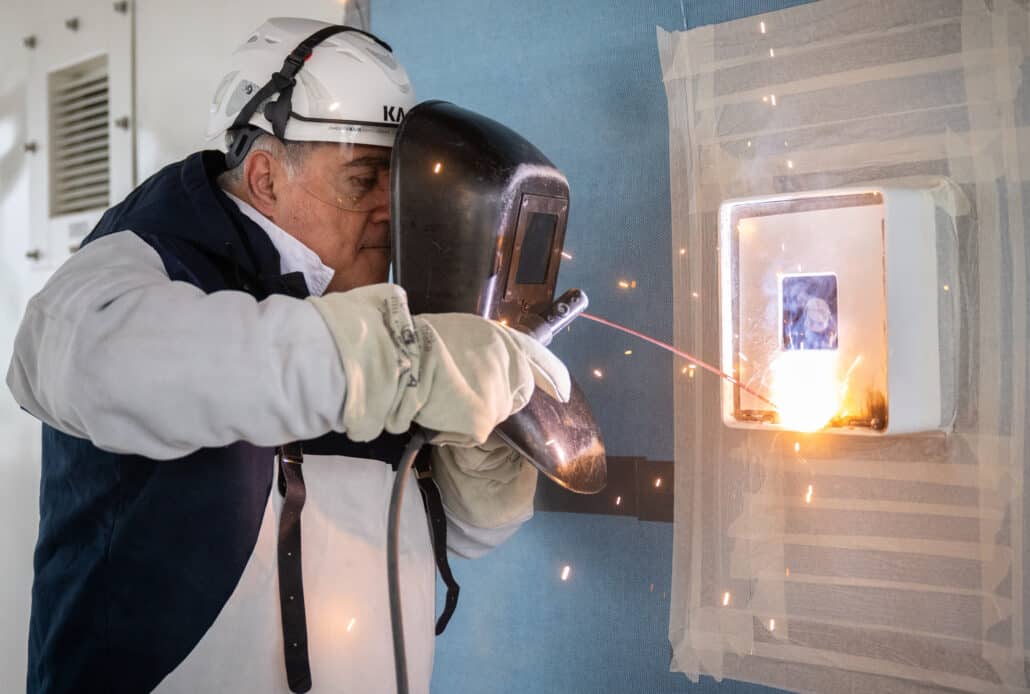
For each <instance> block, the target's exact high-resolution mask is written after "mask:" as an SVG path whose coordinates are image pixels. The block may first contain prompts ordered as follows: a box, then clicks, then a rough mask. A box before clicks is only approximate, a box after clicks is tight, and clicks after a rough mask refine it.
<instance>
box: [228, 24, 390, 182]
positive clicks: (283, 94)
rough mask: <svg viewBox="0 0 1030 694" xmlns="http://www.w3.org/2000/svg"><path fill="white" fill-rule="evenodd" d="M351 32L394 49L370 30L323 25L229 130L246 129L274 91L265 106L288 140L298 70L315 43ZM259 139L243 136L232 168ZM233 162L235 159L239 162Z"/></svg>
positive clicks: (274, 129)
mask: <svg viewBox="0 0 1030 694" xmlns="http://www.w3.org/2000/svg"><path fill="white" fill-rule="evenodd" d="M348 31H353V32H355V33H358V34H361V35H362V36H365V37H368V38H369V39H371V40H372V41H375V42H376V43H377V44H379V45H380V46H382V47H383V48H384V49H386V50H387V51H388V52H390V53H393V49H392V48H390V44H388V43H386V42H385V41H383V40H382V39H380V38H379V37H378V36H375V35H374V34H370V33H369V32H367V31H362V30H361V29H357V28H355V27H349V26H343V25H340V24H334V25H333V26H327V27H323V28H322V29H319V30H318V31H316V32H315V33H314V34H312V35H311V36H309V37H307V38H306V39H304V40H303V41H301V42H300V44H298V46H297V47H296V48H294V49H293V50H292V51H290V54H289V55H288V56H286V60H285V61H283V66H282V67H281V68H280V69H279V72H273V73H272V76H271V78H270V79H269V80H268V82H266V83H265V86H263V87H261V89H259V90H258V92H257V93H256V94H255V95H254V96H253V97H251V99H250V101H248V102H247V103H246V105H245V106H244V107H243V108H242V109H240V112H239V113H238V114H237V115H236V120H234V121H233V124H232V125H231V126H230V127H229V129H230V130H237V129H240V128H246V127H247V125H248V123H249V121H250V119H251V118H252V117H253V116H254V114H255V113H256V112H257V110H258V107H259V106H260V105H261V103H262V102H264V101H265V100H267V99H270V98H271V97H272V96H273V95H274V94H278V95H279V98H278V99H276V100H275V101H271V102H269V103H268V104H266V105H265V109H264V116H265V118H267V119H268V122H269V123H271V124H272V132H273V134H274V135H275V136H276V137H277V138H279V139H280V140H285V139H286V122H287V121H288V120H289V119H290V112H291V111H292V110H293V87H294V85H295V84H297V73H298V72H300V69H301V68H302V67H304V63H305V61H307V59H308V58H310V57H311V52H312V51H313V50H314V49H315V46H317V45H318V44H320V43H322V42H323V41H325V40H326V39H327V38H329V37H330V36H334V35H335V34H342V33H344V32H348ZM255 139H256V138H254V137H245V138H242V140H241V141H240V145H241V146H239V147H237V146H234V147H233V148H232V153H231V158H230V157H227V158H226V164H227V165H229V168H233V166H235V165H236V164H239V162H241V161H243V158H244V157H246V156H247V152H248V151H249V150H250V146H251V145H252V144H253V142H254V140H255ZM240 150H242V151H240ZM233 162H235V164H234V163H233Z"/></svg>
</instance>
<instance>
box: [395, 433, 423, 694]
mask: <svg viewBox="0 0 1030 694" xmlns="http://www.w3.org/2000/svg"><path fill="white" fill-rule="evenodd" d="M431 436H432V432H428V431H426V430H425V429H421V428H418V427H416V428H415V431H414V433H413V435H412V437H411V440H410V441H408V445H407V446H406V447H405V448H404V454H403V455H402V456H401V462H400V464H399V465H398V467H397V475H396V476H395V477H394V479H393V493H392V494H391V495H390V513H389V521H388V524H387V528H386V577H387V583H388V585H389V592H390V626H391V628H392V629H393V663H394V674H395V675H396V677H397V694H408V661H407V657H406V655H405V650H404V620H403V618H402V615H401V578H400V560H401V558H400V525H401V503H402V502H403V500H404V483H405V481H406V480H407V479H408V475H410V474H411V468H412V467H413V466H414V464H415V458H416V457H417V456H418V452H419V451H420V450H422V446H424V445H425V444H426V443H428V442H429V439H430V438H431Z"/></svg>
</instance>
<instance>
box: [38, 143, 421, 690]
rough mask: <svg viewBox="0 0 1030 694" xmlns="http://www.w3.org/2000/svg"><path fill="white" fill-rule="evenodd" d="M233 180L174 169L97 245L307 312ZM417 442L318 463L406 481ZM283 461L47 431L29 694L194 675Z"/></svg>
mask: <svg viewBox="0 0 1030 694" xmlns="http://www.w3.org/2000/svg"><path fill="white" fill-rule="evenodd" d="M224 166H225V165H224V159H223V156H222V154H221V153H219V152H213V151H209V152H201V153H198V154H194V155H192V156H190V157H188V158H187V159H185V160H184V161H182V162H179V163H176V164H172V165H170V166H168V167H166V168H165V169H163V170H161V171H160V172H158V173H157V174H155V175H154V176H153V177H151V178H150V179H148V180H147V181H146V182H144V183H143V184H142V185H140V186H139V187H138V188H137V189H136V190H135V191H133V192H132V193H131V194H130V195H129V196H128V197H127V198H126V199H125V200H124V201H123V202H122V203H120V204H119V205H116V206H115V207H112V208H111V209H110V210H108V211H107V212H106V213H105V214H104V216H103V218H102V219H101V220H100V223H99V224H98V225H97V227H96V229H94V230H93V232H92V233H91V234H90V235H89V237H87V239H86V241H85V243H89V242H91V241H94V240H96V239H97V238H100V237H102V236H105V235H107V234H112V233H116V232H119V231H124V230H131V231H132V232H134V233H135V234H137V235H138V236H139V237H140V238H141V239H143V240H144V241H145V242H146V243H147V244H149V245H150V246H151V247H153V248H154V249H155V250H156V251H157V253H158V254H159V255H160V256H161V259H162V261H163V263H164V266H165V270H166V271H167V273H168V275H169V277H170V278H171V279H172V280H181V281H184V282H189V283H190V284H193V285H195V286H197V287H199V288H200V289H202V290H203V291H205V292H208V293H210V292H216V291H220V290H226V289H234V290H240V291H244V292H248V293H250V294H251V295H253V296H254V297H255V298H256V299H258V300H260V299H263V298H265V297H267V296H269V295H270V294H289V295H293V296H296V297H304V296H307V294H308V290H307V287H306V286H305V284H304V280H303V276H302V275H301V274H300V273H291V274H289V275H281V274H280V271H279V255H278V253H277V252H276V250H275V247H274V246H273V245H272V243H271V241H270V240H269V239H268V237H267V235H266V234H265V232H264V231H263V230H261V228H260V227H259V226H257V225H256V224H255V223H254V222H253V221H252V220H250V219H248V218H247V217H246V216H244V215H243V214H242V213H240V211H239V209H238V208H237V207H236V205H235V204H234V203H233V202H232V201H231V200H230V199H229V198H228V197H226V195H225V194H224V193H223V192H222V191H221V190H220V189H219V188H218V187H217V185H215V183H214V181H215V178H216V177H217V176H218V174H220V173H221V172H222V171H224ZM197 358H198V359H203V358H204V355H203V354H198V355H197ZM160 366H161V365H160V364H154V368H160ZM298 406H303V404H302V403H298ZM407 438H408V437H407V436H393V435H385V436H383V437H380V438H379V439H377V440H376V441H373V442H371V443H367V444H358V443H355V442H351V441H349V440H348V439H347V438H346V437H345V436H343V435H341V434H328V435H327V436H325V437H322V438H321V439H318V440H317V441H313V442H306V443H305V444H304V450H305V452H309V453H320V454H330V453H336V454H340V455H349V456H354V457H361V458H374V459H378V460H383V461H386V462H389V463H391V464H394V465H396V461H397V460H398V459H399V457H400V454H401V451H402V449H403V446H404V444H405V443H406V441H407ZM284 443H286V442H284ZM273 457H274V449H272V448H262V447H257V446H253V445H251V444H249V443H246V442H242V441H241V442H237V443H234V444H232V445H229V446H225V447H222V448H208V449H200V450H198V451H196V452H195V453H192V454H190V455H188V456H185V457H184V458H180V459H178V460H169V461H155V460H151V459H148V458H144V457H141V456H133V455H119V454H115V453H108V452H105V451H102V450H100V449H99V448H97V447H96V446H94V445H93V444H92V443H90V442H89V441H87V440H84V439H80V438H75V437H73V436H69V435H68V434H65V433H62V432H60V431H58V430H56V429H54V428H52V427H50V426H47V425H45V424H44V425H43V460H42V480H41V483H40V519H39V538H38V541H37V545H36V551H35V557H34V568H35V578H34V581H33V585H32V616H31V624H30V632H29V663H28V685H27V689H28V691H29V692H33V693H36V692H39V693H46V694H57V693H59V692H104V693H112V694H113V693H117V692H134V693H135V692H145V691H150V690H151V689H153V688H154V687H155V686H156V685H157V684H158V683H159V682H160V681H161V679H162V678H163V677H164V676H165V675H166V674H167V673H169V672H170V671H172V670H173V669H174V668H175V667H176V665H178V664H179V663H180V662H182V660H183V659H184V658H185V657H186V656H187V655H188V654H189V652H190V651H191V650H192V649H193V647H194V646H195V645H196V644H197V642H198V641H199V640H200V638H201V637H202V636H203V635H204V633H205V632H206V631H207V629H208V628H209V627H210V626H211V624H212V623H213V622H214V620H215V617H216V616H217V615H218V612H219V611H220V610H221V608H222V606H223V605H224V604H225V602H226V601H227V600H228V598H229V596H230V595H231V594H232V592H233V590H234V589H235V587H236V584H237V582H238V581H239V579H240V576H241V574H242V573H243V569H244V567H245V565H246V563H247V561H248V559H249V557H250V555H251V552H252V550H253V548H254V544H255V542H256V540H257V536H258V530H259V528H260V526H261V519H262V515H263V513H264V509H265V505H266V502H267V500H268V494H269V491H270V489H271V485H272V473H273V467H274V466H273V465H272V460H273Z"/></svg>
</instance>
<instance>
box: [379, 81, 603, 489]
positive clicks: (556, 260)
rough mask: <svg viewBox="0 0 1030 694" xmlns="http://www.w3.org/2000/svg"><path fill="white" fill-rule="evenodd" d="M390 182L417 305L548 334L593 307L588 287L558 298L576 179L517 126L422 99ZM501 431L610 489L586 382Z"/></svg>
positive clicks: (536, 459)
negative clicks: (572, 182)
mask: <svg viewBox="0 0 1030 694" xmlns="http://www.w3.org/2000/svg"><path fill="white" fill-rule="evenodd" d="M390 191H391V197H390V212H391V219H392V235H393V272H394V281H395V282H397V283H398V284H399V285H401V286H402V287H403V288H404V290H405V291H406V292H407V294H408V303H409V306H410V307H411V311H412V313H416V314H417V313H444V312H464V313H475V314H478V315H480V316H483V317H484V318H490V319H493V320H497V321H501V322H503V323H505V324H507V325H510V326H511V327H513V328H516V329H519V330H523V331H525V332H528V333H530V334H533V335H534V336H535V337H537V338H538V339H540V340H541V341H542V342H543V343H544V344H547V343H549V342H550V339H551V337H552V336H553V335H554V334H556V333H557V332H558V330H560V329H561V328H562V327H564V326H565V325H567V324H568V322H569V321H571V320H572V319H573V318H574V317H575V316H576V315H577V314H578V313H579V312H581V311H582V310H583V309H585V308H586V304H587V298H586V295H585V294H583V293H582V292H580V291H579V290H570V291H568V292H566V293H565V294H563V295H562V296H561V297H560V298H559V299H558V301H557V302H555V300H554V289H555V283H556V281H557V277H558V268H559V265H560V262H561V253H562V244H563V241H564V237H565V225H566V221H567V219H568V210H569V185H568V181H567V180H566V179H565V176H563V175H562V173H561V172H560V171H559V170H558V169H557V168H555V166H554V165H553V164H552V163H551V162H550V161H548V159H547V158H546V157H545V156H544V155H543V154H542V153H541V152H540V151H539V150H537V149H536V148H535V147H534V146H533V145H532V144H530V143H529V142H528V141H526V140H525V139H524V138H522V137H521V136H520V135H518V134H517V133H515V132H514V131H512V130H510V129H508V128H507V127H505V126H503V125H501V124H500V123H497V122H495V121H493V120H490V119H489V118H486V117H484V116H481V115H479V114H477V113H473V112H472V111H468V110H465V109H462V108H459V107H458V106H455V105H454V104H450V103H447V102H442V101H428V102H425V103H422V104H419V105H418V106H416V107H415V108H413V109H412V110H411V111H409V113H408V114H407V116H406V117H405V119H404V121H403V122H402V123H401V126H400V129H399V131H398V133H397V139H396V141H395V143H394V147H393V152H392V156H391V164H390ZM497 433H498V434H499V435H500V436H501V438H502V439H504V440H505V441H506V442H507V443H508V444H509V445H511V446H513V447H514V448H515V449H516V450H518V451H519V452H520V453H521V454H522V455H524V456H525V457H526V458H528V459H529V460H530V461H531V462H532V463H533V465H534V466H536V467H537V468H538V469H539V470H540V471H541V472H543V473H544V474H545V475H547V476H548V477H550V478H551V479H553V480H554V481H555V482H557V483H558V484H560V485H562V486H563V487H565V488H567V489H570V490H572V491H575V492H580V493H596V492H599V491H601V489H603V488H604V485H605V482H606V480H607V466H606V462H605V454H604V443H603V442H602V439H601V434H600V431H599V429H598V427H597V423H596V422H595V420H594V417H593V414H592V413H591V411H590V407H589V406H588V405H587V402H586V399H585V398H584V396H583V393H582V391H581V390H580V389H579V387H578V385H577V384H576V383H575V381H573V384H572V395H571V399H570V400H569V402H568V403H560V402H558V401H556V400H554V399H552V398H550V397H549V396H548V395H546V394H545V393H542V392H540V391H539V390H537V391H536V392H535V393H534V394H533V397H532V399H531V400H530V403H529V404H528V405H527V406H526V407H525V408H524V409H523V410H521V411H520V412H518V413H516V414H515V415H513V416H512V417H510V418H509V419H508V420H506V421H504V422H502V423H501V425H500V426H498V429H497Z"/></svg>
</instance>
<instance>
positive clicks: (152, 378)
mask: <svg viewBox="0 0 1030 694" xmlns="http://www.w3.org/2000/svg"><path fill="white" fill-rule="evenodd" d="M7 384H8V387H9V388H10V389H11V392H12V393H13V394H14V397H15V399H16V400H17V401H18V403H19V404H20V405H21V406H22V407H24V408H25V409H26V410H28V411H29V412H31V413H32V414H33V415H35V416H36V417H38V418H39V419H41V420H43V421H44V422H46V423H48V424H50V425H51V426H53V427H55V428H57V429H59V430H61V431H64V432H66V433H68V434H71V435H73V436H78V437H81V438H87V439H89V440H91V441H92V442H93V443H94V444H95V445H97V446H98V447H100V448H102V449H104V450H108V451H113V452H117V453H136V454H141V455H144V456H147V457H150V458H157V459H169V458H176V457H180V456H183V455H186V454H188V453H190V452H192V451H194V450H196V449H198V448H202V447H214V446H223V445H227V444H230V443H233V442H235V441H249V442H251V443H254V444H256V445H263V446H266V445H277V444H281V443H284V442H287V441H294V440H303V439H308V438H314V437H316V436H320V435H322V434H325V433H326V432H328V431H330V430H340V427H341V424H340V423H341V421H342V413H343V404H344V399H345V394H346V393H345V377H344V371H343V366H342V365H341V363H340V357H339V355H338V352H337V348H336V344H335V342H334V340H333V337H332V335H331V334H330V332H329V329H328V327H327V326H326V324H325V322H324V321H323V320H322V318H321V317H320V316H319V314H318V311H317V310H315V308H314V307H313V306H312V305H311V304H310V303H308V302H306V301H301V300H298V299H294V298H290V297H285V296H272V297H269V298H268V299H265V300H264V301H260V302H258V301H256V300H255V299H254V298H253V297H251V296H250V295H248V294H245V293H243V292H236V291H221V292H215V293H212V294H205V293H204V292H203V291H201V290H200V289H198V288H197V287H194V286H193V285H191V284H188V283H185V282H173V281H171V280H170V279H169V277H168V275H167V273H166V272H165V269H164V264H163V263H162V261H161V258H160V256H158V254H157V252H156V251H155V250H154V249H153V248H151V247H150V246H149V245H147V244H146V243H145V242H144V241H143V240H142V239H140V238H139V237H138V236H136V234H134V233H132V232H130V231H123V232H119V233H116V234H112V235H110V236H106V237H104V238H101V239H99V240H97V241H94V242H93V243H90V244H88V245H86V246H85V247H84V248H82V250H80V251H78V252H77V253H76V254H75V255H74V256H73V257H72V258H71V259H69V260H68V261H67V262H66V263H65V264H64V265H63V266H61V267H60V268H59V269H58V270H57V272H56V273H55V274H54V276H53V277H52V278H51V279H50V281H49V282H48V283H47V284H46V286H45V287H44V288H43V290H42V291H41V292H40V293H39V294H37V295H36V296H35V297H33V298H32V300H31V301H30V302H29V305H28V308H27V309H26V312H25V317H24V318H23V320H22V324H21V327H20V329H19V331H18V335H17V338H16V340H15V345H14V356H13V358H12V361H11V365H10V369H9V371H8V374H7Z"/></svg>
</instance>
